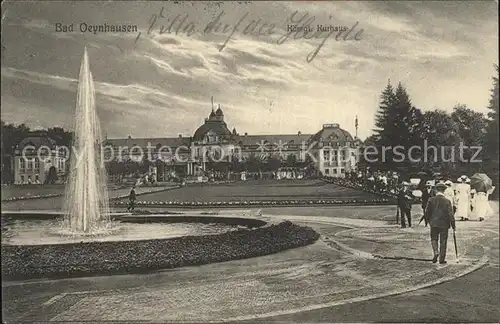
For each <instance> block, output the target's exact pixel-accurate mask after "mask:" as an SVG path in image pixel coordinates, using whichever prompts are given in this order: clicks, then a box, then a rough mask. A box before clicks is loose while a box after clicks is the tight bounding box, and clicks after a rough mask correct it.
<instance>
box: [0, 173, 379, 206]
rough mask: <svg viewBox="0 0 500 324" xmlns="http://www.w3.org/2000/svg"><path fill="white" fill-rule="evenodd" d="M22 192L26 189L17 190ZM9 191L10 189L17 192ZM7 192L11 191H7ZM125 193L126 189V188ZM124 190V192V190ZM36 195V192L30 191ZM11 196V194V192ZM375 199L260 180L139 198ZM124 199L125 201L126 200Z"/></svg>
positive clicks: (52, 201) (43, 202)
mask: <svg viewBox="0 0 500 324" xmlns="http://www.w3.org/2000/svg"><path fill="white" fill-rule="evenodd" d="M17 188H21V189H23V190H28V189H29V188H23V187H17ZM17 188H12V189H17ZM37 188H38V189H37V190H38V191H37V193H33V194H45V193H54V192H56V191H55V190H60V192H62V190H63V187H62V186H59V187H55V186H54V187H50V186H49V187H47V189H46V190H45V188H40V187H37ZM9 189H10V188H9ZM127 190H128V189H127ZM127 190H125V189H124V193H126V192H125V191H127ZM33 192H35V191H33ZM10 194H11V195H12V193H10ZM377 198H379V197H378V196H376V195H374V194H370V193H365V192H362V191H359V190H355V189H349V188H344V187H339V186H336V185H334V184H331V183H325V182H323V181H319V180H280V181H278V180H262V181H247V182H235V183H231V184H225V185H220V184H217V185H208V184H204V185H199V184H194V185H188V186H186V187H183V188H180V189H174V190H169V191H165V192H160V193H151V194H145V195H141V196H139V197H138V199H139V200H143V201H193V200H197V201H250V200H281V199H297V200H309V199H311V200H314V199H367V200H369V199H377ZM125 200H126V199H125ZM62 201H63V197H53V198H45V199H35V200H24V201H11V202H3V203H2V209H3V210H23V209H24V210H60V209H61V206H62Z"/></svg>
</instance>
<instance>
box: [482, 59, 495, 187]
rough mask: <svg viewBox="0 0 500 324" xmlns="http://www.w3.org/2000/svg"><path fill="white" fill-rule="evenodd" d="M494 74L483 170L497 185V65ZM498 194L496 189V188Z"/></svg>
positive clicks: (485, 137)
mask: <svg viewBox="0 0 500 324" xmlns="http://www.w3.org/2000/svg"><path fill="white" fill-rule="evenodd" d="M495 70H496V75H495V76H494V77H493V88H492V89H491V97H490V102H489V104H488V109H489V112H488V120H487V122H486V134H485V136H484V141H483V142H484V151H485V152H484V156H485V159H484V160H485V161H484V162H485V163H484V168H485V172H487V173H490V176H491V178H492V179H494V181H495V183H496V184H497V186H498V176H499V170H498V164H499V159H498V154H499V150H498V145H499V142H498V127H499V123H498V91H499V90H498V65H495ZM496 192H497V194H498V192H499V191H498V189H497V190H496Z"/></svg>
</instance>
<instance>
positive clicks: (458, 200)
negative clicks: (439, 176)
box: [422, 176, 495, 221]
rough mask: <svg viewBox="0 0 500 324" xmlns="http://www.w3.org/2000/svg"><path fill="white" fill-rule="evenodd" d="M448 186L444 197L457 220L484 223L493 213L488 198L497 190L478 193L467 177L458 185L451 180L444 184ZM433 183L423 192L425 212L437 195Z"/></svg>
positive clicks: (427, 185) (459, 181)
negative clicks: (450, 205)
mask: <svg viewBox="0 0 500 324" xmlns="http://www.w3.org/2000/svg"><path fill="white" fill-rule="evenodd" d="M443 183H444V185H445V186H446V190H445V191H444V196H445V197H446V198H447V199H448V200H449V201H450V202H451V204H452V208H453V216H454V218H455V219H456V220H461V221H467V220H478V221H483V220H484V219H485V218H486V217H487V216H488V215H491V214H492V213H493V210H492V209H491V206H490V204H489V203H488V198H489V196H490V195H491V194H492V192H493V191H494V190H495V188H494V187H492V188H491V189H489V190H484V191H477V190H475V189H473V188H471V186H470V179H469V178H468V177H467V176H461V177H460V178H458V180H457V183H455V184H454V183H453V182H452V181H450V180H446V181H444V182H443ZM435 192H436V190H435V188H434V183H433V181H427V182H426V188H425V189H424V190H423V192H422V209H424V210H425V207H426V204H427V201H428V200H429V198H430V197H432V196H433V195H435Z"/></svg>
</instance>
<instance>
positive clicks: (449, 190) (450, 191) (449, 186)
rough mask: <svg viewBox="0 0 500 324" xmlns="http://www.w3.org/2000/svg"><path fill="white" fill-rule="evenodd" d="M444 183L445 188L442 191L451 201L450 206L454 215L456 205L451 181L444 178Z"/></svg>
mask: <svg viewBox="0 0 500 324" xmlns="http://www.w3.org/2000/svg"><path fill="white" fill-rule="evenodd" d="M444 184H445V185H446V190H445V191H444V196H445V197H446V198H447V199H448V200H449V201H450V202H451V206H452V207H453V215H455V211H456V210H457V207H456V200H455V199H456V198H455V191H454V190H453V182H451V181H450V180H446V181H445V182H444Z"/></svg>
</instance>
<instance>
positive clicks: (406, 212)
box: [398, 181, 412, 228]
mask: <svg viewBox="0 0 500 324" xmlns="http://www.w3.org/2000/svg"><path fill="white" fill-rule="evenodd" d="M401 185H402V188H401V190H400V191H399V193H398V207H399V210H400V211H401V228H405V227H406V220H408V227H411V202H412V198H411V194H410V192H409V188H410V184H409V183H408V182H405V181H403V183H402V184H401Z"/></svg>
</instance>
